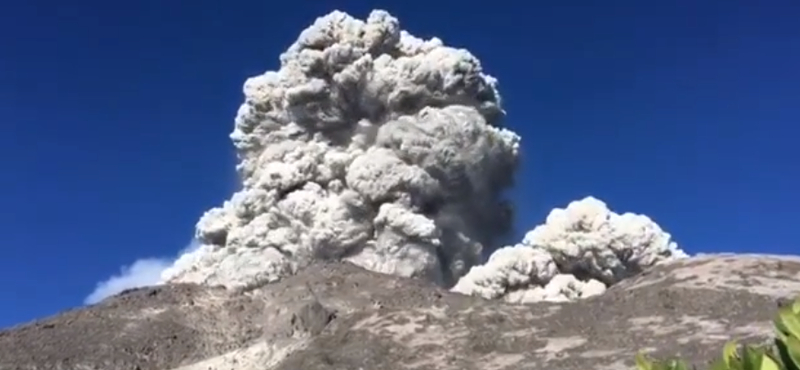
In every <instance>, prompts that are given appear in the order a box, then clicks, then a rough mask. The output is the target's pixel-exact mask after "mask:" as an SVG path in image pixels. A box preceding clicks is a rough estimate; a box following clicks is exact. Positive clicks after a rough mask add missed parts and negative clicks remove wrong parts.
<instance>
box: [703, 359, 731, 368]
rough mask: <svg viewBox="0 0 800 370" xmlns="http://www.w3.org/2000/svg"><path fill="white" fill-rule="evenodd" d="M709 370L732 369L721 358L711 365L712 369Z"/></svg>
mask: <svg viewBox="0 0 800 370" xmlns="http://www.w3.org/2000/svg"><path fill="white" fill-rule="evenodd" d="M708 370H730V367H728V365H727V363H726V361H725V359H724V358H720V359H717V360H716V361H714V362H713V363H711V367H710V368H709V369H708Z"/></svg>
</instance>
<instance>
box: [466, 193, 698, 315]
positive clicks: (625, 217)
mask: <svg viewBox="0 0 800 370" xmlns="http://www.w3.org/2000/svg"><path fill="white" fill-rule="evenodd" d="M686 257H688V255H687V254H686V253H685V252H684V251H683V250H681V249H680V248H678V245H677V244H676V243H675V242H674V241H673V240H672V236H671V235H670V234H669V233H667V232H665V231H663V230H662V229H661V227H659V226H658V224H656V223H655V222H653V220H651V219H650V218H649V217H647V216H645V215H639V214H634V213H630V212H626V213H623V214H617V213H615V212H613V211H611V210H610V209H609V208H608V206H607V205H606V203H605V202H603V201H601V200H599V199H597V198H594V197H586V198H584V199H581V200H577V201H573V202H570V203H569V205H567V207H566V208H564V209H561V208H556V209H554V210H552V211H551V212H550V214H549V215H548V216H547V220H546V221H545V223H544V224H542V225H539V226H537V227H536V228H534V229H533V230H531V231H529V232H528V233H527V234H526V235H525V238H524V239H523V240H522V243H520V244H517V245H514V246H509V247H504V248H501V249H498V250H497V251H495V252H494V253H493V254H492V255H491V257H489V261H488V262H486V264H483V265H480V266H475V267H473V268H472V269H471V270H470V271H469V273H467V274H466V276H464V277H463V278H462V279H461V280H459V282H458V284H456V286H455V287H453V289H452V290H453V291H454V292H458V293H463V294H468V295H477V296H481V297H484V298H487V299H504V300H506V301H509V302H514V303H529V302H537V301H570V300H575V299H579V298H586V297H590V296H593V295H598V294H602V293H603V292H605V290H606V289H607V288H608V287H610V286H611V285H614V284H615V283H617V282H619V281H621V280H622V279H625V278H627V277H630V276H632V275H635V274H637V273H639V272H641V271H643V270H644V269H646V268H648V267H651V266H654V265H656V264H659V263H664V262H668V261H672V260H675V259H679V258H686Z"/></svg>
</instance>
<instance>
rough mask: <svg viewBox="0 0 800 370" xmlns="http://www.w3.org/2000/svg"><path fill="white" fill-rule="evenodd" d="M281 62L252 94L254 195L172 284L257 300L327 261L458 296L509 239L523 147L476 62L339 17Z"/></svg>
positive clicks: (174, 272) (235, 200)
mask: <svg viewBox="0 0 800 370" xmlns="http://www.w3.org/2000/svg"><path fill="white" fill-rule="evenodd" d="M280 61H281V66H280V69H279V70H277V71H268V72H266V73H264V74H263V75H260V76H256V77H252V78H250V79H248V80H247V81H246V82H245V84H244V95H245V102H244V103H243V104H242V105H241V107H240V109H239V111H238V113H237V116H236V119H235V128H234V131H233V133H232V134H231V135H230V136H231V139H232V141H233V144H234V146H235V148H236V151H237V155H238V158H239V164H238V165H237V170H238V172H239V174H240V176H241V179H242V185H243V186H242V190H240V191H238V192H237V193H235V194H234V195H233V196H232V197H231V199H230V200H228V201H226V202H225V203H224V204H223V205H222V206H220V207H218V208H214V209H211V210H209V211H208V212H206V213H205V215H203V217H202V218H201V219H200V221H199V222H198V224H197V230H196V237H197V239H198V240H199V241H200V242H201V244H202V245H201V247H200V248H199V249H197V250H196V251H194V252H192V253H188V254H185V255H183V256H181V258H179V259H178V260H177V261H176V262H175V264H174V265H173V266H172V267H171V268H169V269H167V270H166V271H164V273H163V274H162V279H163V280H164V281H167V282H199V283H205V284H214V285H216V284H221V285H225V286H228V287H231V288H244V287H248V286H253V285H258V284H262V283H266V282H273V281H277V280H279V279H281V278H282V277H284V276H287V275H289V274H293V273H295V272H297V271H298V269H300V268H302V267H303V266H304V265H307V264H308V263H309V262H310V261H312V260H314V259H319V258H329V259H341V260H347V261H351V262H353V263H355V264H357V265H360V266H363V267H365V268H367V269H370V270H374V271H378V272H382V273H389V274H397V275H403V276H416V277H423V278H427V279H429V280H431V281H434V282H436V283H438V284H440V285H442V286H452V285H453V284H454V283H455V282H456V281H457V279H458V278H459V277H461V276H463V275H464V274H465V273H466V272H467V271H468V270H469V268H470V267H472V266H474V265H475V264H478V263H480V262H481V252H482V250H483V249H484V248H488V247H490V246H491V245H492V244H493V242H494V241H495V240H496V239H497V237H499V236H501V235H503V234H504V233H506V232H507V231H509V230H510V228H511V222H512V220H511V211H510V206H509V204H508V202H506V201H505V200H503V198H502V197H501V196H500V194H501V193H502V191H503V190H505V189H507V188H508V187H509V186H510V185H511V184H512V182H513V176H514V173H515V170H516V167H517V162H518V147H519V141H520V139H519V137H518V136H517V135H516V134H514V133H513V132H511V131H509V130H506V129H503V128H502V126H501V125H502V119H503V118H504V116H505V112H504V111H503V110H502V108H501V104H500V103H501V99H500V95H499V94H498V91H497V81H496V80H495V79H494V78H492V77H491V76H489V75H487V74H486V73H484V71H483V68H482V66H481V63H480V62H479V61H478V59H477V58H476V57H475V56H474V55H472V54H470V53H469V52H468V51H466V50H464V49H456V48H451V47H447V46H445V45H444V44H443V43H442V41H441V40H439V39H436V38H433V39H429V40H423V39H419V38H416V37H414V36H412V35H411V34H409V33H407V32H405V31H402V30H401V29H400V24H399V22H398V20H397V19H396V18H394V17H392V16H391V15H389V14H388V13H387V12H385V11H373V12H372V13H371V14H370V15H369V17H368V18H367V20H366V21H362V20H358V19H355V18H353V17H351V16H349V15H347V14H346V13H343V12H339V11H335V12H332V13H330V14H328V15H326V16H324V17H321V18H318V19H317V20H316V22H314V23H313V25H311V26H310V27H309V28H307V29H305V30H304V31H303V32H302V33H301V34H300V36H299V38H298V40H297V41H296V42H295V43H294V44H292V45H291V46H290V47H289V48H288V50H287V51H286V52H284V53H283V54H282V55H281V56H280Z"/></svg>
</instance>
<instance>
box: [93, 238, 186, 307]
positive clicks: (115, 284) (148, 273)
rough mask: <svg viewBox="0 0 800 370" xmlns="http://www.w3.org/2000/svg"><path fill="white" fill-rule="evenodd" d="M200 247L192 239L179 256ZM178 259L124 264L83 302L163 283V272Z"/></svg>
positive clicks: (138, 261)
mask: <svg viewBox="0 0 800 370" xmlns="http://www.w3.org/2000/svg"><path fill="white" fill-rule="evenodd" d="M198 247H199V245H198V244H197V242H196V241H194V240H192V242H191V243H189V245H188V246H187V247H186V248H184V249H183V250H181V252H180V253H178V256H185V255H191V252H193V251H194V250H196V249H197V248H198ZM176 260H177V258H171V259H170V258H158V257H151V258H140V259H138V260H136V261H134V262H133V263H131V264H130V265H127V266H122V267H120V269H119V273H117V274H114V275H111V276H110V277H108V278H107V279H106V280H103V281H100V282H98V283H97V284H96V285H95V288H94V290H93V291H92V292H91V293H89V295H88V296H86V298H84V300H83V303H84V304H95V303H97V302H100V301H102V300H104V299H106V298H108V297H111V296H113V295H116V294H118V293H121V292H122V291H124V290H128V289H133V288H141V287H145V286H151V285H158V284H159V283H161V274H163V273H164V271H165V270H166V269H168V268H170V267H171V266H172V265H173V264H174V263H175V262H176Z"/></svg>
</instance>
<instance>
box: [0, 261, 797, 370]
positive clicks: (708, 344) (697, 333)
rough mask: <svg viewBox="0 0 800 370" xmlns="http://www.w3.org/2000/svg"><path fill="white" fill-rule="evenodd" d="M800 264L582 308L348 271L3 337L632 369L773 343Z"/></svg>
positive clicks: (636, 286) (17, 354)
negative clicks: (509, 300) (644, 355)
mask: <svg viewBox="0 0 800 370" xmlns="http://www.w3.org/2000/svg"><path fill="white" fill-rule="evenodd" d="M798 293H800V258H796V257H777V256H758V255H711V256H700V257H694V258H691V259H687V260H683V261H678V262H674V263H670V264H667V265H662V266H659V267H656V268H653V269H651V270H648V271H646V272H644V273H642V274H640V275H639V276H636V277H633V278H631V279H628V280H626V281H624V282H622V283H620V284H618V285H617V286H614V287H613V288H611V289H609V290H608V291H607V292H606V293H605V294H603V295H601V296H597V297H592V298H589V299H586V300H581V301H577V302H572V303H564V304H556V303H538V304H533V305H525V306H522V305H510V304H506V303H502V302H497V301H486V300H483V299H479V298H473V297H466V296H461V295H457V294H452V293H449V292H447V291H444V290H442V289H439V288H436V287H433V286H430V285H429V284H427V283H425V282H422V281H419V280H412V279H403V278H396V277H391V276H386V275H381V274H377V273H372V272H369V271H365V270H363V269H360V268H358V267H356V266H353V265H350V264H346V263H324V264H318V265H315V266H312V267H311V268H308V269H306V270H304V271H303V272H301V273H300V274H298V275H297V276H294V277H291V278H288V279H285V280H284V281H281V282H279V283H276V284H271V285H267V286H263V287H260V288H257V289H252V290H249V291H244V292H241V291H240V292H231V291H227V290H225V289H223V288H213V287H201V286H197V285H186V284H180V285H169V286H161V287H153V288H144V289H137V290H133V291H129V292H126V293H124V294H121V295H119V296H116V297H113V298H110V299H108V300H106V301H104V302H101V303H100V304H98V305H95V306H91V307H88V308H84V309H80V310H74V311H70V312H65V313H63V314H60V315H58V316H55V317H51V318H47V319H43V320H39V321H37V322H33V323H30V324H26V325H21V326H18V327H14V328H10V329H8V330H5V331H3V332H0V369H2V370H6V369H104V370H106V369H107V370H115V369H126V370H127V369H140V370H148V369H154V370H155V369H158V370H167V369H176V370H201V369H202V370H208V369H217V370H222V369H231V370H234V369H241V370H256V369H258V370H263V369H282V370H290V369H291V370H296V369H304V370H314V369H347V370H357V369H364V370H370V369H381V370H394V369H498V370H499V369H541V368H550V369H575V370H577V369H581V370H583V369H600V370H606V369H607V370H612V369H630V368H631V367H632V358H633V355H634V354H635V353H636V352H637V351H639V350H645V351H647V352H650V353H654V354H655V355H656V356H673V355H680V356H682V357H683V358H686V359H688V360H690V361H691V362H693V363H694V364H698V365H700V364H703V363H705V362H707V361H708V360H710V359H712V358H713V357H715V356H717V355H718V353H719V351H720V348H721V346H722V344H723V343H724V342H725V341H727V340H728V339H730V338H732V337H735V338H739V339H740V340H744V341H745V342H748V341H750V342H762V341H764V340H765V339H768V338H769V336H770V334H771V325H770V320H771V318H772V316H773V314H774V312H775V309H776V308H777V302H778V301H779V300H781V299H783V298H787V297H792V296H794V295H796V294H798Z"/></svg>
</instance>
